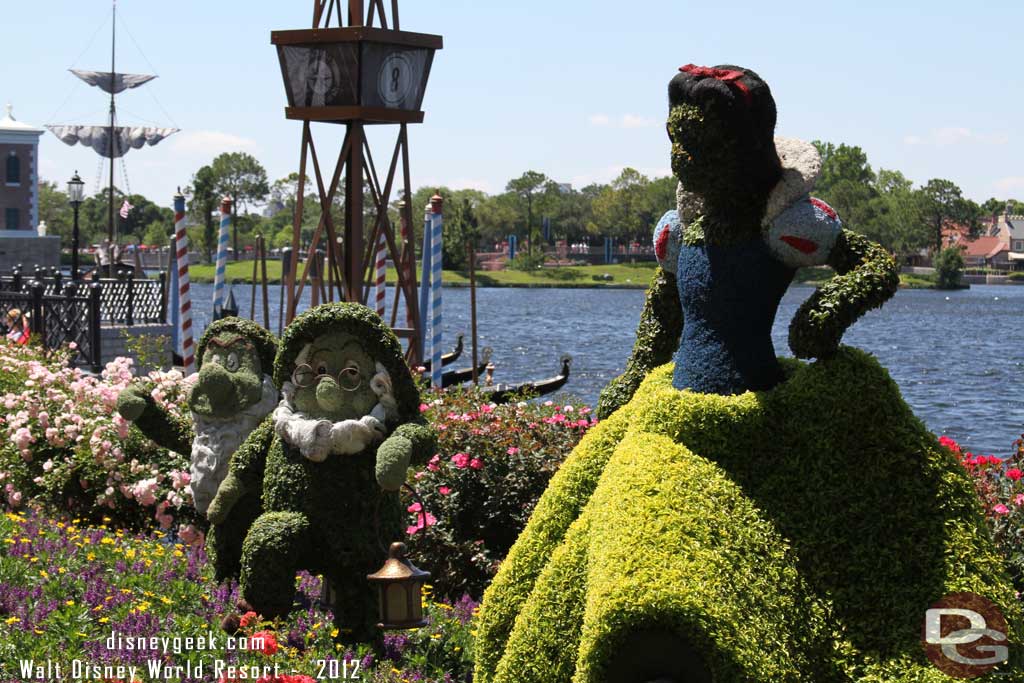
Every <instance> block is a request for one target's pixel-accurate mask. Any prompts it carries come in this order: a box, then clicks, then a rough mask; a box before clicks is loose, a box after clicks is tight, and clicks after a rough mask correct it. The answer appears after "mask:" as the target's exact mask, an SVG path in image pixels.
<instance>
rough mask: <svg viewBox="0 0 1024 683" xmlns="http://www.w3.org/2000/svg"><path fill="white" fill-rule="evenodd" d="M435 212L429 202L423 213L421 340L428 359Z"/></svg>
mask: <svg viewBox="0 0 1024 683" xmlns="http://www.w3.org/2000/svg"><path fill="white" fill-rule="evenodd" d="M433 215H434V212H433V210H432V208H431V204H430V203H429V202H427V205H426V206H425V207H424V214H423V247H422V249H421V250H420V261H421V263H420V320H422V321H423V325H422V327H423V338H422V339H421V340H420V358H423V359H426V358H427V356H428V355H429V353H430V337H428V336H427V327H428V323H429V322H430V316H429V315H428V313H429V311H430V272H431V269H430V251H431V250H430V239H431V230H432V226H433V225H434V223H433V220H432V216H433Z"/></svg>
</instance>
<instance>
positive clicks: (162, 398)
mask: <svg viewBox="0 0 1024 683" xmlns="http://www.w3.org/2000/svg"><path fill="white" fill-rule="evenodd" d="M67 357H68V355H67V352H57V353H52V354H47V353H46V352H44V351H43V350H42V349H39V348H36V347H31V346H17V345H13V344H8V343H0V392H2V394H0V405H2V406H3V408H4V410H3V411H0V433H2V434H3V436H5V437H6V438H4V439H3V440H2V442H0V488H2V497H0V501H2V503H3V504H4V506H5V507H7V508H8V509H12V510H19V509H22V508H26V507H29V506H33V507H38V508H42V509H45V510H48V511H50V512H52V513H56V514H69V515H71V516H81V517H83V518H85V519H89V520H92V521H93V522H98V521H99V520H100V519H101V518H103V517H108V518H110V520H111V522H110V523H111V524H112V525H113V526H117V527H121V528H125V529H135V530H138V529H146V528H160V529H162V530H165V531H167V530H173V531H175V532H177V533H178V534H179V535H180V536H181V538H183V539H186V541H191V540H193V539H195V538H197V537H198V535H199V533H200V532H199V531H198V529H197V527H196V526H195V523H196V521H197V515H196V513H195V510H194V508H193V507H192V501H191V495H190V493H189V491H188V482H189V474H188V459H187V458H185V457H183V456H180V455H178V454H176V453H169V452H167V451H166V450H164V449H162V448H159V447H157V446H156V445H154V444H153V443H152V442H150V441H149V440H148V439H146V438H145V437H143V436H142V434H141V433H139V431H138V430H136V429H133V428H132V427H131V425H130V424H129V423H128V422H126V421H125V420H123V419H122V418H121V417H120V415H118V414H117V412H116V410H115V406H116V402H117V396H118V394H119V393H120V392H121V390H122V389H123V388H124V387H125V386H127V385H128V383H129V382H131V381H132V380H133V379H134V377H133V372H132V360H131V359H130V358H117V359H115V360H113V361H111V362H110V363H108V364H107V366H106V368H105V369H104V370H103V372H102V374H101V375H100V376H99V377H94V376H90V375H88V374H85V373H83V372H82V371H81V370H80V369H78V368H72V367H70V366H69V365H68V363H67ZM193 381H194V376H193V377H189V378H184V379H183V378H182V376H181V373H179V372H177V371H171V372H153V373H150V374H149V375H148V376H147V378H146V379H145V382H146V385H147V388H149V389H150V391H151V392H152V395H153V398H154V399H156V400H157V401H158V402H159V403H161V404H162V405H164V406H166V407H167V408H168V409H169V410H171V411H174V412H180V411H181V410H182V408H181V407H180V406H181V405H182V403H183V401H182V400H181V398H182V395H183V392H184V391H186V390H187V389H188V388H189V387H190V386H191V384H192V382H193Z"/></svg>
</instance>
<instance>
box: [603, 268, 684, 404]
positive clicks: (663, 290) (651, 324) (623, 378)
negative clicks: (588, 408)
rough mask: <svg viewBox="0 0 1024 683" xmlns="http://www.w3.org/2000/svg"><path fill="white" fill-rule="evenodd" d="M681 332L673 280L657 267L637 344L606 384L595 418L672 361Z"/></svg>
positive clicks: (681, 327)
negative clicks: (621, 370) (617, 374)
mask: <svg viewBox="0 0 1024 683" xmlns="http://www.w3.org/2000/svg"><path fill="white" fill-rule="evenodd" d="M682 333H683V311H682V307H681V306H680V303H679V290H678V289H677V288H676V278H675V276H674V275H672V274H671V273H667V272H665V271H664V270H662V269H661V268H660V267H659V268H658V269H657V271H655V273H654V279H652V280H651V286H650V288H649V289H648V290H647V298H646V299H645V301H644V310H643V312H642V313H640V324H639V325H637V328H636V343H635V344H633V352H632V353H631V354H630V356H629V360H628V361H627V362H626V370H625V371H624V372H623V373H622V374H621V375H619V376H618V377H616V378H615V379H613V380H612V381H611V382H609V383H608V386H606V387H605V388H604V390H603V391H602V392H601V397H600V398H599V399H598V401H597V417H598V419H601V420H604V419H605V418H607V417H608V416H609V415H611V414H612V413H614V412H615V411H616V410H618V409H619V408H620V407H622V406H623V405H625V404H626V403H628V402H629V400H630V399H631V398H633V394H634V393H636V389H637V387H639V386H640V382H641V381H643V378H644V377H646V376H647V373H648V372H650V371H651V370H653V369H654V368H656V367H658V366H659V365H664V364H665V363H668V362H669V361H670V360H672V355H673V354H674V353H675V352H676V349H677V348H679V337H680V335H682Z"/></svg>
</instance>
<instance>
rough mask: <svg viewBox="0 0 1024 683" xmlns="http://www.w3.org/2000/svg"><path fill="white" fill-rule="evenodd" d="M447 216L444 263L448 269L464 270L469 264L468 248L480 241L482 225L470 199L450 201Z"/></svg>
mask: <svg viewBox="0 0 1024 683" xmlns="http://www.w3.org/2000/svg"><path fill="white" fill-rule="evenodd" d="M447 214H448V216H447V217H446V218H445V219H444V233H443V240H444V241H443V244H442V259H443V263H444V266H445V267H446V268H451V269H453V270H463V269H465V268H466V267H467V265H468V264H469V254H468V253H467V248H468V246H469V245H470V244H475V243H476V242H477V241H478V240H479V239H480V229H479V225H480V223H479V221H478V220H477V218H476V213H475V212H474V210H473V202H472V201H471V200H470V199H469V198H468V197H462V198H461V199H460V200H459V201H457V202H453V201H448V202H447Z"/></svg>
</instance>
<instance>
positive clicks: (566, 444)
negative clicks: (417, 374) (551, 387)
mask: <svg viewBox="0 0 1024 683" xmlns="http://www.w3.org/2000/svg"><path fill="white" fill-rule="evenodd" d="M421 410H423V411H424V415H425V417H427V418H428V419H429V420H430V422H431V424H432V425H433V426H434V427H435V429H436V430H437V434H438V452H437V454H436V455H435V456H434V457H433V458H431V460H430V462H428V463H427V465H426V467H425V468H423V469H421V470H420V471H418V472H415V474H414V475H413V477H412V479H410V483H411V484H412V486H413V487H415V489H416V490H417V491H418V493H419V494H420V496H421V497H422V499H423V503H424V504H425V505H426V512H427V523H428V528H427V530H426V532H421V529H422V528H423V514H422V513H421V512H420V504H419V503H418V502H412V504H411V505H410V506H409V529H408V531H409V534H410V541H409V546H410V548H411V550H412V553H413V555H414V557H415V558H416V559H415V561H416V562H418V563H422V565H421V566H423V567H425V568H429V569H430V571H431V573H432V574H433V576H434V581H433V583H434V586H435V590H436V591H437V592H438V594H440V595H443V596H449V597H452V598H455V597H459V596H461V595H462V594H463V593H468V594H470V595H471V596H473V597H475V598H477V599H479V597H480V596H481V595H482V594H483V590H484V588H485V587H486V586H487V584H488V583H490V580H491V578H492V577H493V576H494V573H495V571H497V567H498V564H499V563H500V562H501V561H502V560H503V559H504V558H505V555H506V554H507V553H508V549H509V548H510V547H511V546H512V544H513V543H514V542H515V540H516V537H517V536H518V535H519V532H520V531H522V529H523V527H524V526H525V525H526V521H527V520H528V519H529V517H530V513H531V512H532V511H533V507H534V505H535V504H536V502H537V499H538V498H540V495H541V493H543V492H544V489H545V487H546V486H547V484H548V481H549V479H550V478H551V475H552V474H554V472H555V471H556V470H557V469H558V467H559V465H560V464H561V463H562V461H563V460H564V459H565V457H566V456H567V455H568V454H569V452H570V451H571V450H572V448H573V446H575V445H576V443H577V442H578V441H579V439H580V437H581V436H582V435H583V434H584V433H585V432H586V431H587V429H588V428H589V427H590V425H591V421H590V416H589V412H590V411H589V409H588V408H586V407H584V406H573V405H564V404H555V403H554V402H552V401H545V402H544V403H541V404H537V403H518V404H507V405H501V406H494V405H492V404H490V403H488V402H487V398H486V397H485V396H483V395H480V394H477V393H474V392H472V391H467V392H464V393H463V392H448V393H446V394H445V395H444V397H443V398H438V399H436V400H434V401H432V402H431V403H429V404H424V405H423V406H422V407H421ZM418 532H420V533H418Z"/></svg>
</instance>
